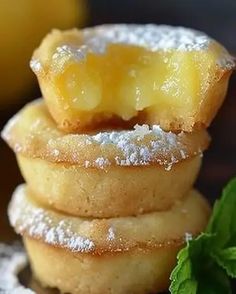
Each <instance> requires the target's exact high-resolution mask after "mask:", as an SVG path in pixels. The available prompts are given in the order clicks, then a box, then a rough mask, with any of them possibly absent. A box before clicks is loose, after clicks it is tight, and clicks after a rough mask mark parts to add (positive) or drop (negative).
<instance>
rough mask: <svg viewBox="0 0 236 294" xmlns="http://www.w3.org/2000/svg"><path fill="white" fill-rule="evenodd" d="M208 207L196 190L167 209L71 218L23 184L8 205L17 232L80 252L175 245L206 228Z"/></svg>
mask: <svg viewBox="0 0 236 294" xmlns="http://www.w3.org/2000/svg"><path fill="white" fill-rule="evenodd" d="M209 212H210V209H209V205H208V203H207V202H206V200H205V199H204V198H203V197H202V196H201V195H200V194H199V193H198V192H197V191H194V190H193V191H191V193H190V194H189V195H188V196H187V197H186V198H185V199H184V200H183V201H182V202H179V203H176V204H175V206H173V207H172V208H171V209H170V210H168V211H163V212H153V213H148V214H144V215H140V216H137V217H119V218H108V219H91V218H81V217H72V216H69V215H65V214H62V213H59V212H56V211H52V210H49V209H47V208H45V207H43V206H40V205H39V204H37V203H36V202H35V201H33V200H32V197H31V196H30V191H28V190H25V188H24V186H22V187H20V188H18V189H17V190H16V192H15V193H14V195H13V199H12V201H11V204H10V207H9V217H10V222H11V224H12V226H13V227H14V228H15V230H16V232H18V233H20V234H22V235H24V236H29V237H31V238H34V239H40V240H42V242H45V243H48V244H49V245H51V246H55V247H61V248H65V249H67V250H69V251H72V252H74V254H79V255H80V254H88V255H103V254H105V255H106V254H119V253H121V252H126V251H133V250H140V251H144V252H146V251H149V250H153V249H154V248H156V249H158V248H166V247H168V246H171V247H173V246H174V247H176V246H179V245H181V242H182V243H183V242H184V241H185V235H186V233H188V234H192V235H195V234H197V233H199V232H201V231H202V230H203V229H204V227H205V225H206V224H207V220H208V217H209Z"/></svg>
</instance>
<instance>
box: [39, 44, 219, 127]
mask: <svg viewBox="0 0 236 294" xmlns="http://www.w3.org/2000/svg"><path fill="white" fill-rule="evenodd" d="M75 42H76V41H75V40H72V41H71V40H67V42H66V40H64V43H63V44H69V46H71V48H74V47H77V48H78V47H79V46H78V44H75ZM77 42H78V41H77ZM56 45H57V46H56ZM56 45H55V44H54V46H53V48H52V47H51V48H48V49H49V51H51V54H52V55H51V56H50V62H49V65H48V67H47V74H48V77H49V79H50V87H51V88H50V90H47V93H44V91H43V94H44V97H46V100H47V96H48V99H49V100H50V99H51V100H52V99H53V98H52V97H56V100H57V101H56V103H57V104H55V101H54V105H57V106H58V108H60V116H61V117H60V119H61V121H63V119H64V121H67V122H69V124H70V125H73V124H74V125H76V124H77V125H79V126H80V127H85V128H86V127H89V126H90V125H92V124H93V123H94V122H95V123H96V122H98V121H103V120H107V119H110V118H112V117H118V118H121V119H122V120H125V121H128V120H130V119H132V118H134V117H136V116H137V115H140V113H141V115H143V117H145V121H146V122H147V123H160V121H164V120H166V121H167V128H168V124H169V125H171V123H172V122H177V123H179V124H180V125H181V122H186V121H187V123H188V122H189V124H190V125H191V124H194V123H195V119H196V116H197V115H198V112H199V111H200V107H201V105H202V103H203V102H204V99H205V98H206V96H207V95H209V93H211V89H212V88H213V87H214V84H216V82H217V79H218V80H219V78H220V77H219V67H218V65H217V62H218V59H219V58H220V56H221V55H222V52H223V50H224V49H223V48H222V47H221V46H220V45H219V44H218V43H216V42H213V43H212V44H210V45H209V48H207V49H205V50H198V51H197V50H195V51H180V50H167V51H165V50H162V51H161V50H160V51H156V52H155V51H154V52H153V51H151V50H147V49H145V48H142V47H137V46H131V45H125V44H109V45H108V46H107V48H106V51H105V53H102V54H98V53H93V52H88V53H86V55H85V57H84V58H77V57H76V53H74V54H73V53H71V52H67V51H66V50H65V51H64V52H63V54H55V52H56V50H55V48H58V44H56ZM60 45H61V44H59V47H60ZM61 46H62V45H61ZM72 52H73V51H72ZM41 53H42V52H41ZM44 53H45V52H44ZM47 60H48V59H47ZM44 69H45V67H44ZM217 70H218V72H217ZM222 72H223V71H222ZM41 88H42V90H44V89H43V87H42V85H41ZM50 91H54V95H53V93H52V94H51V93H50ZM55 93H56V95H55ZM50 97H51V98H50ZM51 105H52V101H51ZM55 107H56V106H55ZM49 108H50V105H49ZM51 109H52V106H51ZM63 111H64V113H63ZM51 112H52V114H53V111H51ZM62 113H63V114H62ZM54 117H55V116H54ZM60 119H59V124H60ZM164 127H165V124H164ZM177 128H178V127H177Z"/></svg>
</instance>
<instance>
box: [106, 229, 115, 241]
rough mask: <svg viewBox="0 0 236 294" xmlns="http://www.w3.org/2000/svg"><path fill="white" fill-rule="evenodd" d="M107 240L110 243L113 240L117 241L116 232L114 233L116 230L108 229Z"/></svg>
mask: <svg viewBox="0 0 236 294" xmlns="http://www.w3.org/2000/svg"><path fill="white" fill-rule="evenodd" d="M107 240H108V241H113V240H115V232H114V229H113V228H112V227H110V228H109V229H108V235H107Z"/></svg>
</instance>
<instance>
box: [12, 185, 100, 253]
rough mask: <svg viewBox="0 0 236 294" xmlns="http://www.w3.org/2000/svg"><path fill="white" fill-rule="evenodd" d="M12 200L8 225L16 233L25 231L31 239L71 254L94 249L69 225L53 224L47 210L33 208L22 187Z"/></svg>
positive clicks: (62, 223) (93, 245)
mask: <svg viewBox="0 0 236 294" xmlns="http://www.w3.org/2000/svg"><path fill="white" fill-rule="evenodd" d="M13 198H14V208H11V206H10V207H9V211H8V213H9V219H10V223H11V225H12V226H13V227H15V229H16V231H17V232H18V233H21V232H24V231H27V232H28V234H29V235H30V236H31V237H33V238H42V239H43V240H45V242H46V243H48V244H51V245H59V246H61V247H63V248H67V249H69V250H71V251H73V252H91V251H93V250H94V249H95V244H94V243H93V241H91V240H89V239H88V238H86V237H83V236H80V235H78V234H77V233H76V231H74V229H73V228H72V226H71V223H69V222H68V223H67V222H65V221H54V222H53V221H52V219H51V217H50V215H49V213H48V212H47V210H45V209H42V208H38V207H35V206H33V205H32V204H31V203H30V202H28V201H26V200H25V196H24V186H23V185H21V186H19V187H18V188H17V189H16V191H15V193H14V196H13ZM22 203H24V211H25V213H24V214H22V210H21V207H22ZM29 216H30V217H29Z"/></svg>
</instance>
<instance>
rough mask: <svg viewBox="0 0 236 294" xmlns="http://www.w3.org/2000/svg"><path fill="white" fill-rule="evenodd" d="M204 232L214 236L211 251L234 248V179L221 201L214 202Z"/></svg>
mask: <svg viewBox="0 0 236 294" xmlns="http://www.w3.org/2000/svg"><path fill="white" fill-rule="evenodd" d="M206 232H207V233H210V234H215V238H214V240H213V242H212V243H211V245H209V246H210V247H211V248H210V249H211V250H215V249H219V248H225V247H228V246H229V245H230V244H231V246H236V178H234V179H233V180H231V181H230V182H229V184H228V185H227V186H226V188H225V189H224V190H223V195H222V197H221V199H220V200H217V201H216V203H215V205H214V208H213V212H212V216H211V219H210V221H209V224H208V226H207V229H206Z"/></svg>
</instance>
